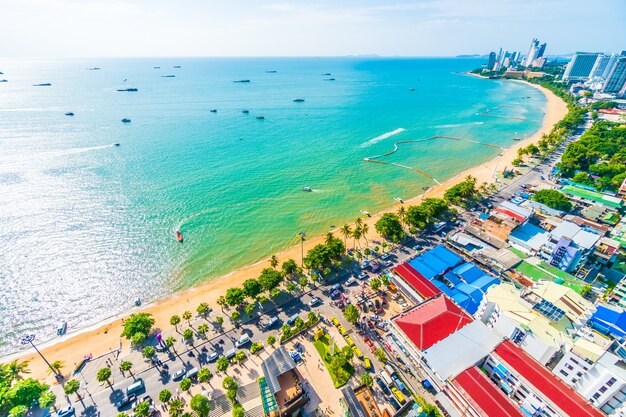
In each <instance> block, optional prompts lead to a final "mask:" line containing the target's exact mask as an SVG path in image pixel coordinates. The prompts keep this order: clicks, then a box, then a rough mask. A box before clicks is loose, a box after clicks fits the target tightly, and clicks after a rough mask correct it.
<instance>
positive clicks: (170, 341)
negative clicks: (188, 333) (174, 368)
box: [165, 336, 176, 352]
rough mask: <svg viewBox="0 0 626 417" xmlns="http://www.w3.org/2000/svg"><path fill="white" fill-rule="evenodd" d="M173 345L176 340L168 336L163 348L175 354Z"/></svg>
mask: <svg viewBox="0 0 626 417" xmlns="http://www.w3.org/2000/svg"><path fill="white" fill-rule="evenodd" d="M174 343H176V339H175V338H174V337H173V336H170V337H168V338H167V339H165V347H167V348H168V349H173V350H174V352H176V348H175V347H174Z"/></svg>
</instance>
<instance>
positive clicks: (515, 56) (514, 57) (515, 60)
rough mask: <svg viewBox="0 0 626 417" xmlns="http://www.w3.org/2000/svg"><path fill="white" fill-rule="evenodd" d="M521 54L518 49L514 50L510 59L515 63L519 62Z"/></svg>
mask: <svg viewBox="0 0 626 417" xmlns="http://www.w3.org/2000/svg"><path fill="white" fill-rule="evenodd" d="M521 54H522V53H521V52H519V51H518V52H515V53H514V54H513V59H512V61H513V62H515V63H518V62H519V58H520V55H521Z"/></svg>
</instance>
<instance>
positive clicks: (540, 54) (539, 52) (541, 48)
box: [535, 42, 547, 59]
mask: <svg viewBox="0 0 626 417" xmlns="http://www.w3.org/2000/svg"><path fill="white" fill-rule="evenodd" d="M546 46H547V44H546V43H545V42H544V43H542V44H541V45H540V46H539V49H538V50H537V56H536V57H535V59H537V58H541V57H543V54H544V52H546Z"/></svg>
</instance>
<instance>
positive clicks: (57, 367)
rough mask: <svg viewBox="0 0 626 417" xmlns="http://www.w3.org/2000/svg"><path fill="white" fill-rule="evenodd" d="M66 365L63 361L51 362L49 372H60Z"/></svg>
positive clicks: (54, 373)
mask: <svg viewBox="0 0 626 417" xmlns="http://www.w3.org/2000/svg"><path fill="white" fill-rule="evenodd" d="M64 366H65V364H64V363H63V361H54V362H52V363H51V364H50V369H48V374H50V375H57V374H60V373H61V369H63V367H64Z"/></svg>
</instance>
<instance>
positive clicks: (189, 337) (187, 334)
mask: <svg viewBox="0 0 626 417" xmlns="http://www.w3.org/2000/svg"><path fill="white" fill-rule="evenodd" d="M183 340H184V341H185V343H191V342H193V330H191V329H185V331H184V332H183Z"/></svg>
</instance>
